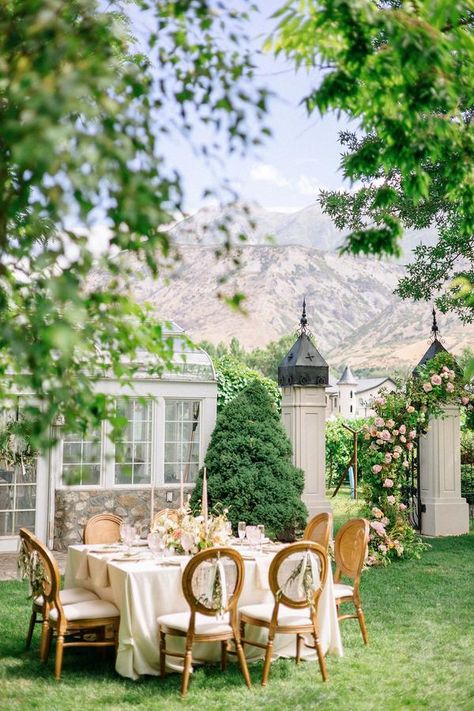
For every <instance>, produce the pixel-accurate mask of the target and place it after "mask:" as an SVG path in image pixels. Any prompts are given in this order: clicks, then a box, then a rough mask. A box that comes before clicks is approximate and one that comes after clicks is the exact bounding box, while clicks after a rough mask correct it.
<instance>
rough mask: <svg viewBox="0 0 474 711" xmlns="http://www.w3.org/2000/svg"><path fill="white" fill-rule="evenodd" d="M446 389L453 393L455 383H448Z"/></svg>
mask: <svg viewBox="0 0 474 711" xmlns="http://www.w3.org/2000/svg"><path fill="white" fill-rule="evenodd" d="M446 390H447V391H448V393H452V392H453V390H454V385H453V384H452V383H446Z"/></svg>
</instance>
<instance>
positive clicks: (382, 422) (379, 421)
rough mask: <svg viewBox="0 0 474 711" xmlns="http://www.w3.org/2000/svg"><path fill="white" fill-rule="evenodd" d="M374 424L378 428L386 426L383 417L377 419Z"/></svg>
mask: <svg viewBox="0 0 474 711" xmlns="http://www.w3.org/2000/svg"><path fill="white" fill-rule="evenodd" d="M374 423H375V426H376V427H383V426H384V424H385V422H384V420H383V419H382V418H381V417H376V418H375V420H374Z"/></svg>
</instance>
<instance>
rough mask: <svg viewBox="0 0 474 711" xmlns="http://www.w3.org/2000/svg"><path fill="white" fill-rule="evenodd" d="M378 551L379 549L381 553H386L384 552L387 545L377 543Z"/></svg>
mask: <svg viewBox="0 0 474 711" xmlns="http://www.w3.org/2000/svg"><path fill="white" fill-rule="evenodd" d="M379 551H380V552H381V553H386V552H387V546H386V545H384V544H383V543H380V544H379Z"/></svg>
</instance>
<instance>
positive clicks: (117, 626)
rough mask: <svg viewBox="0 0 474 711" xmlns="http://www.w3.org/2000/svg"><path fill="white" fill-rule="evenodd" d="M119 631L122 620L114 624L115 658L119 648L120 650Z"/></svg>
mask: <svg viewBox="0 0 474 711" xmlns="http://www.w3.org/2000/svg"><path fill="white" fill-rule="evenodd" d="M119 629H120V620H119V619H118V620H117V621H116V622H114V624H113V631H114V650H115V656H117V654H118V648H119Z"/></svg>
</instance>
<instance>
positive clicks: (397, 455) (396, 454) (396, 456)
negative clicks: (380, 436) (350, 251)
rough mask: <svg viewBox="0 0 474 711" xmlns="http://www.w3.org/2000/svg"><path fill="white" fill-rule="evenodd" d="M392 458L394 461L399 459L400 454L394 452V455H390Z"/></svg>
mask: <svg viewBox="0 0 474 711" xmlns="http://www.w3.org/2000/svg"><path fill="white" fill-rule="evenodd" d="M392 457H393V458H394V459H399V458H400V452H394V453H393V454H392Z"/></svg>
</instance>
